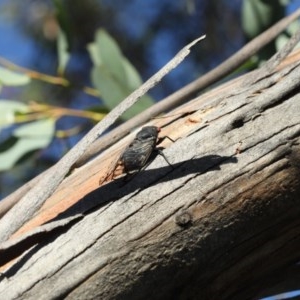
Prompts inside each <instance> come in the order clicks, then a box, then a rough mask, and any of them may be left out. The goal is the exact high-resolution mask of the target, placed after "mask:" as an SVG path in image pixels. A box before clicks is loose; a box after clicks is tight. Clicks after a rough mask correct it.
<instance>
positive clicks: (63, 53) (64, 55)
mask: <svg viewBox="0 0 300 300" xmlns="http://www.w3.org/2000/svg"><path fill="white" fill-rule="evenodd" d="M57 54H58V68H57V72H58V74H60V75H62V74H64V72H65V69H66V67H67V64H68V62H69V59H70V53H69V52H68V42H67V38H66V35H65V33H64V32H63V31H62V30H59V34H58V38H57Z"/></svg>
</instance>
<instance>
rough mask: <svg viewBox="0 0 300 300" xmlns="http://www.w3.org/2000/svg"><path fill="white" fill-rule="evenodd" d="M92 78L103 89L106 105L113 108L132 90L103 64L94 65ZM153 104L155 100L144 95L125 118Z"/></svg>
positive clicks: (96, 85) (98, 87) (102, 93)
mask: <svg viewBox="0 0 300 300" xmlns="http://www.w3.org/2000/svg"><path fill="white" fill-rule="evenodd" d="M92 80H93V82H94V85H95V87H96V88H97V89H99V90H100V91H101V95H102V98H103V101H104V103H105V105H106V106H107V107H108V108H109V109H110V110H111V109H113V108H114V107H115V106H116V105H118V104H119V103H120V102H121V101H122V100H123V99H125V98H126V97H127V96H128V95H129V94H130V93H131V90H130V89H129V88H128V86H126V83H125V82H124V83H123V84H122V83H120V82H118V81H117V80H116V79H115V78H114V77H113V76H112V75H111V73H110V72H109V71H108V70H107V69H106V68H105V67H103V66H97V67H94V68H93V70H92ZM152 104H153V100H152V99H151V98H150V97H148V96H147V95H145V96H143V97H142V98H141V100H140V101H139V102H137V103H136V104H134V105H133V106H132V107H131V108H130V109H129V110H128V111H127V112H126V113H124V115H123V116H122V117H123V118H124V119H126V120H127V119H130V118H131V117H133V116H134V115H136V114H138V113H139V112H141V111H143V110H145V109H146V108H148V107H150V106H151V105H152Z"/></svg>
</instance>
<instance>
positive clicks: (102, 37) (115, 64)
mask: <svg viewBox="0 0 300 300" xmlns="http://www.w3.org/2000/svg"><path fill="white" fill-rule="evenodd" d="M96 45H97V55H98V60H99V61H100V64H101V65H104V66H105V67H106V68H107V69H108V70H109V71H110V73H111V74H112V76H113V77H115V78H116V79H118V80H120V81H123V80H124V78H126V77H125V70H124V66H123V55H122V53H121V50H120V49H119V47H118V45H117V43H116V42H115V41H114V40H113V38H112V37H111V36H110V35H108V33H106V31H105V30H103V29H99V30H98V31H97V33H96Z"/></svg>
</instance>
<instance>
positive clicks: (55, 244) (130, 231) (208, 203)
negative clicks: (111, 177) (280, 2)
mask: <svg viewBox="0 0 300 300" xmlns="http://www.w3.org/2000/svg"><path fill="white" fill-rule="evenodd" d="M295 61H296V62H295ZM254 74H257V73H254ZM254 74H253V73H252V74H247V75H244V76H242V77H240V78H238V79H235V80H233V81H232V82H229V83H227V84H225V85H223V86H221V87H219V88H217V89H215V90H212V91H210V92H208V93H206V94H204V95H202V96H199V97H197V98H196V99H194V100H192V101H190V102H189V103H187V104H185V105H184V106H182V107H180V108H178V109H176V110H175V111H173V112H171V113H170V114H169V115H170V116H169V117H168V118H162V119H157V120H155V122H152V124H156V125H157V126H163V130H162V134H163V135H168V136H170V137H171V138H172V139H173V140H176V141H175V143H171V142H169V141H167V140H165V141H164V143H163V146H165V147H166V149H165V150H164V154H165V155H166V156H167V157H168V159H169V160H170V161H171V162H172V163H173V166H174V169H172V168H170V167H169V166H168V165H167V164H166V162H165V161H164V159H163V158H161V157H157V158H156V159H155V160H154V161H153V163H151V164H150V166H149V167H148V168H146V170H144V171H142V172H140V173H139V174H138V175H136V176H134V177H133V178H131V179H130V180H129V181H128V182H125V183H124V179H123V178H118V179H116V180H115V181H113V182H110V183H108V184H106V185H104V186H102V187H98V182H99V179H100V178H101V176H103V174H105V172H106V171H107V168H108V166H109V165H110V163H111V162H113V161H115V159H116V158H117V157H118V155H119V153H120V151H122V149H123V148H124V146H125V145H126V144H127V143H128V141H129V140H130V139H131V138H132V135H131V136H128V137H127V138H125V139H124V140H122V141H120V142H119V143H117V144H116V145H115V146H114V147H112V148H111V149H109V150H108V151H106V152H105V153H103V154H102V155H100V156H99V157H97V158H96V159H95V160H93V161H91V162H90V163H88V164H86V165H85V166H83V167H81V168H79V169H77V170H76V171H75V172H74V173H73V174H71V175H70V176H69V177H68V178H67V179H66V180H65V181H64V182H63V184H62V185H61V187H60V189H59V190H58V191H57V192H56V193H55V194H54V195H53V196H52V197H50V199H48V201H47V203H46V204H45V205H44V206H43V208H42V209H41V211H40V212H39V214H37V215H36V216H35V218H33V219H32V220H31V221H29V222H28V223H27V224H26V225H25V226H24V227H23V228H21V229H20V230H19V232H18V233H17V234H15V238H16V236H19V238H20V236H22V234H25V233H26V234H28V232H30V230H35V229H34V228H36V226H38V225H40V224H43V223H45V222H47V221H50V220H52V221H53V219H54V218H55V219H56V221H57V222H59V221H60V220H68V219H67V218H70V217H72V218H71V220H72V222H70V223H69V226H64V227H62V228H60V230H52V231H51V230H45V231H44V234H45V235H44V238H42V239H41V238H39V239H38V240H34V236H35V235H33V234H32V236H33V238H31V240H33V242H31V243H27V244H26V243H25V244H24V243H23V244H22V243H21V242H19V244H18V243H17V244H16V245H15V248H14V249H17V250H16V252H15V253H16V255H15V256H17V255H18V253H21V252H24V251H25V250H27V251H26V252H24V253H23V255H22V256H21V257H19V258H18V259H17V260H15V261H13V262H11V263H9V264H7V265H6V266H5V267H3V268H2V281H1V283H0V294H1V297H2V298H3V299H59V298H63V297H64V298H66V299H224V300H226V299H230V300H233V299H253V298H256V297H258V296H262V295H266V294H268V291H270V288H271V287H274V286H276V287H278V291H279V290H280V289H282V285H280V282H284V276H283V274H291V273H292V272H291V270H293V271H294V272H295V269H297V267H296V263H297V262H298V261H299V260H300V237H299V230H300V218H299V213H300V205H299V200H300V174H299V173H300V172H299V170H300V145H299V142H300V95H299V94H298V93H299V85H300V81H299V74H300V60H299V59H295V60H294V62H292V63H289V64H288V65H285V67H283V68H281V69H278V70H277V71H276V72H273V73H272V74H266V76H265V77H264V78H260V79H259V80H258V81H255V80H253V78H254V77H253V76H255V75H254ZM77 214H79V216H80V217H78V218H76V215H77ZM82 215H83V217H82ZM74 216H75V217H74ZM20 239H21V238H20ZM31 240H30V241H31ZM25 241H26V238H25ZM27 241H29V238H27ZM18 245H22V246H21V247H19V248H18ZM24 245H25V246H24ZM0 250H1V251H2V252H1V260H2V262H3V263H4V262H5V261H6V260H9V259H11V256H9V254H10V253H11V246H7V248H2V249H0ZM6 258H7V259H6ZM297 272H299V270H297ZM295 274H296V273H295ZM295 276H296V275H295ZM298 288H300V286H298ZM272 291H273V292H274V289H273V290H272Z"/></svg>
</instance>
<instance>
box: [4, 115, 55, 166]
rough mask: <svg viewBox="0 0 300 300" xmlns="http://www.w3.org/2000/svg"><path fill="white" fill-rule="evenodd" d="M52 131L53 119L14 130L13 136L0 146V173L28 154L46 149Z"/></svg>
mask: <svg viewBox="0 0 300 300" xmlns="http://www.w3.org/2000/svg"><path fill="white" fill-rule="evenodd" d="M54 130H55V120H54V119H45V120H39V121H35V122H31V123H29V124H25V125H23V126H20V127H19V128H17V129H16V130H14V136H13V137H11V138H10V139H9V140H6V141H5V142H3V143H2V144H1V145H0V162H1V163H0V171H6V170H9V169H11V168H12V167H13V166H14V165H15V164H16V163H17V162H18V161H19V160H20V159H21V158H22V157H24V156H25V155H26V154H28V153H29V152H32V151H34V150H38V149H43V148H45V147H47V146H48V145H49V144H50V142H51V141H52V138H53V135H54ZM8 146H9V147H8ZM1 150H2V152H1ZM3 150H5V151H3Z"/></svg>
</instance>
